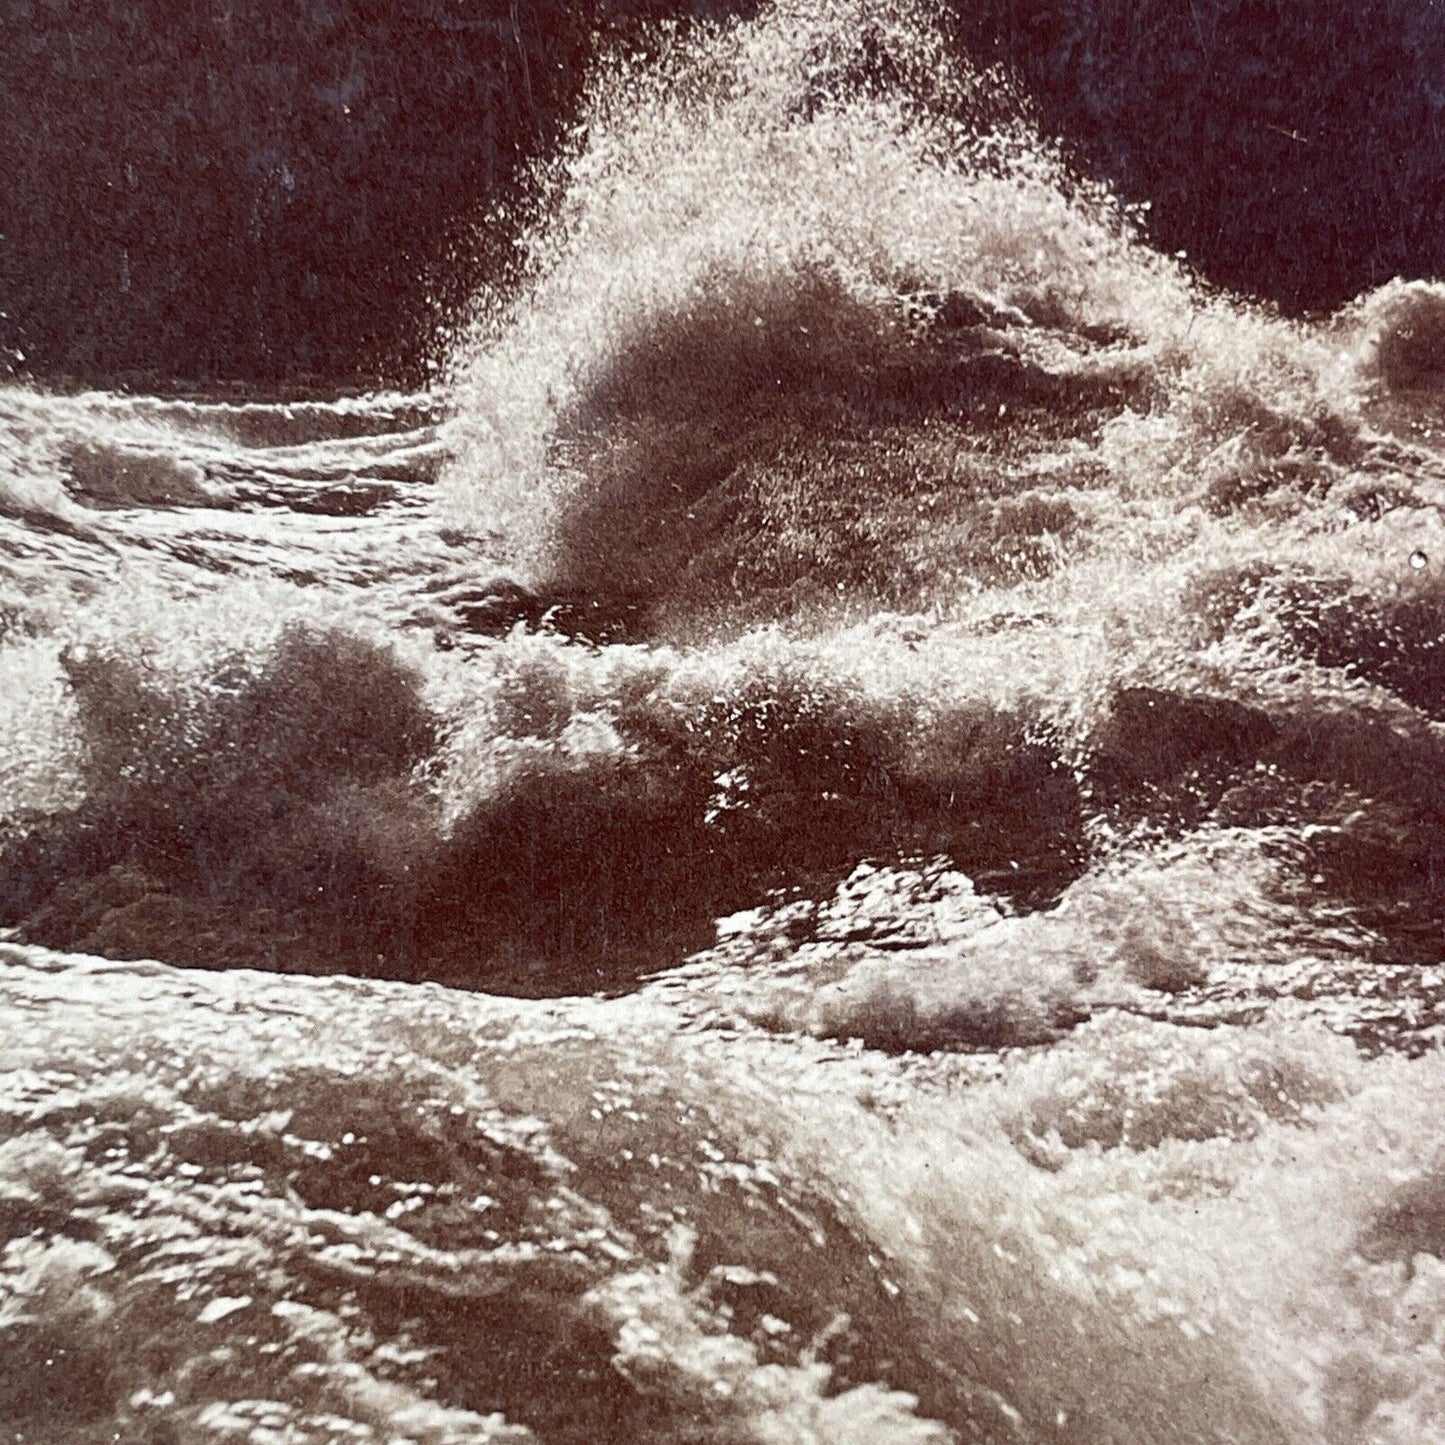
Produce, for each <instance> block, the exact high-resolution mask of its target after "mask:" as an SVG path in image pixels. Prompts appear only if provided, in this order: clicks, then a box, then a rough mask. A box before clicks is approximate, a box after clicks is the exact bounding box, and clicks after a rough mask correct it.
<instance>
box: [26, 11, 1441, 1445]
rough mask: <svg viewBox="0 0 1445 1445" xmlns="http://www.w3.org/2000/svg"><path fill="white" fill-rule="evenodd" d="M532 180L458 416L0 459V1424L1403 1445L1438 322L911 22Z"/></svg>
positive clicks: (1431, 304)
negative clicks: (1188, 262)
mask: <svg viewBox="0 0 1445 1445" xmlns="http://www.w3.org/2000/svg"><path fill="white" fill-rule="evenodd" d="M538 185H539V187H540V190H541V193H542V196H543V202H544V203H543V204H540V205H539V208H538V209H539V212H540V213H541V214H542V215H543V216H544V219H543V220H542V221H540V222H539V223H538V224H537V225H536V226H535V227H534V229H533V230H532V231H531V232H529V233H528V234H527V235H525V236H524V237H523V238H522V245H523V249H524V254H525V262H524V266H523V268H522V270H523V274H522V277H521V280H520V282H519V283H518V285H517V286H516V287H515V288H514V289H513V290H512V291H510V292H509V293H508V294H506V295H505V296H502V295H490V296H484V297H482V298H480V299H479V300H478V302H477V304H476V307H475V309H474V314H473V315H472V317H471V318H470V320H469V322H468V324H467V326H466V327H465V328H464V330H463V334H462V335H461V336H460V338H459V339H458V340H457V342H456V345H455V347H454V351H453V355H452V358H451V362H450V367H449V375H448V379H447V382H446V385H445V387H444V388H442V389H440V390H439V391H438V392H437V393H436V394H429V395H421V396H395V395H380V396H372V397H354V398H348V399H343V400H333V401H326V400H321V399H316V400H312V401H308V402H304V403H294V404H280V403H273V402H266V401H260V400H256V401H249V402H245V403H237V402H234V401H232V402H221V401H215V400H195V401H185V400H161V399H157V398H147V397H138V396H120V395H112V394H108V393H90V394H85V395H80V396H70V397H62V396H55V395H49V394H46V393H43V392H41V391H38V390H26V389H21V388H9V389H5V390H3V391H0V785H3V791H0V926H3V928H4V929H5V930H6V936H5V938H4V939H3V940H0V1016H3V1024H4V1027H3V1029H0V1038H3V1040H4V1041H5V1042H4V1046H3V1053H4V1067H5V1073H4V1075H3V1078H0V1220H3V1222H4V1226H5V1230H4V1235H3V1244H0V1351H3V1355H4V1358H5V1359H6V1360H7V1361H9V1362H13V1363H14V1364H15V1366H16V1368H13V1369H11V1370H9V1371H5V1372H3V1373H4V1376H5V1378H4V1380H3V1381H0V1426H3V1428H4V1429H5V1430H7V1431H9V1432H10V1433H11V1434H12V1435H13V1436H15V1438H17V1439H23V1440H26V1441H33V1442H44V1445H51V1442H53V1445H62V1442H64V1445H90V1442H96V1445H99V1442H101V1441H108V1440H113V1439H117V1438H120V1439H126V1440H134V1441H137V1442H155V1445H161V1442H185V1445H189V1442H197V1445H199V1442H201V1441H208V1442H210V1441H227V1442H230V1441H235V1442H241V1441H246V1442H250V1445H277V1442H284V1445H322V1442H326V1445H331V1442H337V1441H343V1440H355V1441H358V1442H364V1441H383V1440H386V1441H396V1440H413V1441H419V1442H427V1445H459V1442H463V1441H466V1442H482V1441H495V1442H503V1441H505V1442H513V1441H516V1442H521V1441H526V1440H538V1441H545V1442H561V1445H566V1442H573V1441H576V1442H582V1441H599V1440H605V1441H612V1440H616V1441H623V1440H626V1441H638V1442H653V1441H655V1442H658V1445H661V1442H664V1441H669V1442H670V1441H682V1440H686V1441H694V1442H718V1445H723V1442H727V1445H738V1442H745V1441H746V1442H756V1445H777V1442H788V1445H794V1442H798V1445H801V1442H808V1441H817V1442H820V1445H821V1442H828V1445H834V1442H852V1441H858V1442H863V1441H888V1442H900V1445H944V1442H950V1441H980V1442H984V1441H986V1442H1014V1441H1017V1442H1023V1441H1060V1442H1066V1441H1067V1442H1074V1441H1076V1442H1081V1445H1082V1442H1103V1441H1112V1440H1129V1441H1139V1442H1145V1441H1149V1442H1160V1445H1164V1442H1169V1445H1181V1442H1192V1441H1197V1442H1201V1445H1202V1442H1206V1441H1208V1442H1215V1441H1226V1440H1227V1441H1236V1442H1241V1445H1245V1442H1248V1445H1263V1442H1269V1445H1273V1442H1281V1445H1286V1442H1287V1445H1304V1442H1316V1441H1324V1442H1327V1445H1417V1442H1422V1441H1431V1440H1435V1441H1445V1390H1442V1385H1441V1381H1442V1380H1445V1361H1442V1360H1441V1347H1442V1341H1445V1273H1442V1269H1445V1266H1442V1263H1441V1261H1442V1260H1445V1164H1442V1155H1441V1152H1440V1149H1439V1147H1438V1144H1437V1141H1436V1137H1435V1136H1436V1133H1437V1131H1438V1126H1437V1120H1438V1116H1439V1112H1440V1109H1441V1108H1442V1107H1445V1073H1442V1068H1441V1054H1440V1051H1439V1045H1440V1038H1441V1029H1442V1027H1445V954H1442V945H1441V940H1442V938H1445V889H1442V878H1445V783H1442V779H1445V731H1442V729H1445V584H1442V581H1441V572H1440V568H1439V566H1438V558H1439V557H1440V556H1442V555H1445V538H1442V536H1441V531H1442V517H1445V511H1442V508H1445V452H1442V447H1441V444H1440V438H1441V436H1442V435H1445V400H1442V398H1445V391H1442V375H1445V366H1442V365H1441V357H1442V355H1445V343H1442V336H1445V325H1442V317H1445V286H1442V285H1441V284H1439V283H1435V282H1428V281H1398V282H1394V283H1391V284H1390V285H1388V286H1385V287H1382V288H1380V289H1379V290H1377V291H1375V292H1372V293H1370V294H1369V295H1366V296H1364V297H1361V298H1360V299H1359V300H1358V301H1357V302H1355V303H1354V304H1352V305H1350V306H1348V307H1346V308H1344V309H1343V310H1341V311H1340V312H1339V313H1338V314H1337V315H1335V316H1334V317H1331V318H1328V319H1326V320H1320V321H1308V322H1306V321H1299V322H1289V321H1285V320H1282V319H1280V318H1278V317H1276V316H1273V315H1270V314H1267V313H1265V312H1262V311H1260V310H1258V309H1254V308H1250V307H1248V306H1245V305H1243V304H1242V303H1240V302H1238V301H1236V300H1234V299H1232V298H1230V297H1227V296H1223V295H1219V294H1215V293H1212V292H1209V291H1208V290H1206V289H1205V288H1204V287H1203V286H1202V285H1200V284H1199V283H1198V282H1196V280H1195V279H1194V278H1192V277H1191V276H1190V274H1189V273H1188V272H1187V270H1186V269H1185V268H1184V267H1183V266H1182V265H1181V263H1180V261H1179V259H1178V258H1172V257H1166V256H1162V255H1160V254H1158V253H1156V252H1155V251H1153V250H1152V249H1151V248H1150V246H1149V244H1148V242H1147V238H1146V237H1145V236H1144V234H1143V232H1142V230H1141V228H1140V224H1139V219H1138V217H1137V216H1135V215H1132V214H1131V213H1129V212H1128V211H1126V210H1125V209H1123V208H1121V207H1120V206H1118V205H1117V204H1116V203H1115V202H1114V201H1113V200H1112V199H1111V197H1109V196H1108V195H1107V194H1105V193H1104V192H1102V191H1101V190H1100V189H1099V188H1097V187H1096V186H1093V185H1091V184H1089V183H1086V182H1085V181H1083V180H1081V179H1079V178H1078V177H1077V176H1075V175H1074V174H1073V173H1072V172H1071V171H1070V169H1069V167H1068V166H1067V165H1066V163H1065V162H1064V160H1063V159H1062V156H1061V153H1059V152H1058V151H1056V149H1054V148H1053V147H1051V146H1050V145H1048V144H1046V143H1044V142H1043V141H1041V140H1040V139H1039V138H1038V136H1037V135H1036V134H1035V133H1034V131H1033V130H1032V128H1031V126H1030V123H1029V118H1028V108H1027V105H1026V103H1025V102H1024V101H1023V100H1022V99H1021V98H1020V97H1018V96H1017V95H1016V94H1015V93H1014V92H1013V91H1012V89H1011V88H1010V86H1009V84H1008V83H1007V81H1006V79H1005V78H1004V77H1002V76H1000V75H998V74H995V73H991V72H984V71H980V70H978V69H977V68H975V67H973V66H972V65H971V63H969V62H968V61H967V60H966V59H965V58H964V54H963V51H962V49H961V47H960V46H959V44H958V43H957V39H956V37H955V35H954V34H953V32H952V31H951V29H950V27H949V23H948V11H947V9H946V8H945V7H942V6H935V5H933V4H929V3H923V0H919V3H908V0H894V3H889V4H887V5H876V4H874V5H865V4H862V3H861V0H777V3H775V4H772V5H769V6H765V7H763V8H762V9H761V10H760V12H759V13H758V15H757V17H756V18H755V19H752V20H749V21H747V22H746V23H736V24H733V25H730V26H724V27H711V28H709V27H704V26H698V27H695V28H692V29H688V30H682V29H678V30H674V31H667V32H664V33H662V34H660V35H659V36H657V37H656V38H655V41H654V43H653V44H652V46H651V47H650V48H649V51H648V54H647V56H646V57H631V58H629V57H627V56H617V57H612V58H610V59H604V60H603V61H601V62H599V65H598V68H597V72H596V74H595V76H594V77H593V81H592V84H591V86H590V89H589V92H588V100H587V102H586V105H585V108H584V111H583V113H582V115H581V117H580V119H579V123H578V125H577V127H576V129H575V132H574V133H573V134H572V135H571V137H570V139H569V141H568V143H567V145H566V146H565V148H564V150H563V152H562V153H561V154H560V155H558V156H556V157H553V158H552V159H551V160H550V161H549V162H547V163H546V164H545V165H544V166H543V167H542V168H541V169H540V170H539V174H538ZM278 974H289V975H293V976H291V977H277V976H276V975H278ZM322 975H326V976H324V977H323V976H322Z"/></svg>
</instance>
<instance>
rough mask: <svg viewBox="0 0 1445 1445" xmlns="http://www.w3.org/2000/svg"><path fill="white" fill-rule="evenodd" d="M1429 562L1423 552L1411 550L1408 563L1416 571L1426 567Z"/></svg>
mask: <svg viewBox="0 0 1445 1445" xmlns="http://www.w3.org/2000/svg"><path fill="white" fill-rule="evenodd" d="M1429 563H1430V559H1429V558H1428V557H1427V556H1426V555H1425V554H1424V553H1423V552H1411V553H1410V565H1411V566H1412V567H1413V568H1414V569H1415V570H1416V571H1417V572H1419V571H1420V570H1421V569H1422V568H1424V567H1427V566H1428V565H1429Z"/></svg>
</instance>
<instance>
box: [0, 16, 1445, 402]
mask: <svg viewBox="0 0 1445 1445" xmlns="http://www.w3.org/2000/svg"><path fill="white" fill-rule="evenodd" d="M752 8H753V5H752V4H751V3H749V0H592V3H589V4H585V5H584V4H579V3H576V0H0V312H3V313H4V314H3V315H0V372H3V368H4V367H5V366H6V365H9V366H11V367H13V368H14V369H15V370H16V371H17V372H18V373H20V374H34V375H38V376H41V377H44V378H48V379H51V380H57V381H63V380H66V379H75V380H88V381H101V380H109V381H130V382H133V383H135V384H138V385H144V384H147V383H148V382H149V383H151V384H158V383H160V382H162V381H166V382H173V381H177V380H189V381H195V382H208V381H216V380H230V381H244V382H250V383H257V384H259V383H270V384H277V383H292V384H297V383H306V382H316V381H325V382H328V383H333V384H346V383H352V384H355V383H370V382H375V381H381V380H385V381H389V382H392V383H401V384H409V383H415V382H417V381H419V380H421V379H422V378H423V377H424V376H425V374H426V362H427V359H428V356H429V354H431V353H432V352H433V351H434V350H435V344H436V343H435V338H436V336H437V333H438V326H439V324H441V323H442V322H443V321H444V319H445V318H446V317H447V316H449V315H455V314H456V311H457V309H458V307H459V306H460V305H461V304H462V302H463V301H464V299H465V297H466V296H467V295H468V294H470V292H471V291H472V289H473V288H474V287H475V285H476V284H477V282H478V281H479V280H480V279H481V278H482V277H484V276H486V275H488V274H496V273H497V272H498V270H499V269H500V268H501V267H503V266H504V265H505V264H506V258H507V257H508V255H509V254H510V250H511V248H510V236H509V235H508V234H507V228H506V226H505V225H502V226H495V227H492V228H491V229H490V231H487V230H485V229H482V230H479V228H478V226H477V222H478V220H479V219H480V218H481V216H482V215H483V214H484V213H485V212H487V211H488V210H489V209H491V208H494V207H497V206H502V207H510V208H511V210H512V212H513V213H514V214H516V213H517V212H518V211H519V209H520V208H521V206H522V205H523V204H524V201H525V197H524V190H525V188H524V186H523V185H522V184H521V181H520V179H519V174H520V172H519V166H520V164H521V163H522V162H524V161H525V159H526V158H527V157H528V156H531V155H536V154H543V153H545V152H546V151H547V149H548V148H549V147H550V146H551V145H553V144H554V143H555V140H556V137H557V135H558V133H559V130H560V129H561V128H563V127H565V125H566V123H567V120H568V117H569V115H570V114H571V113H572V108H573V107H574V106H575V103H576V100H577V95H578V91H579V88H580V86H581V83H582V81H583V78H584V76H585V72H586V67H587V62H588V58H589V56H590V55H591V54H592V53H593V50H594V47H595V46H597V45H599V44H601V45H611V44H619V43H625V44H635V43H638V40H639V37H640V36H641V35H642V34H643V33H644V32H645V30H646V27H647V26H648V25H649V24H651V23H653V22H655V21H656V20H658V19H660V18H663V17H679V18H687V17H690V16H695V15H699V14H706V15H712V16H724V15H729V14H739V13H745V12H747V11H748V10H750V9H752ZM956 8H957V10H958V14H959V37H960V43H961V44H962V45H964V46H966V47H967V48H968V49H969V50H971V51H972V52H973V53H974V54H975V55H976V56H977V57H978V58H979V59H981V60H982V61H983V62H985V63H992V62H994V61H999V60H1001V61H1003V62H1004V63H1006V64H1007V65H1008V66H1009V67H1010V69H1012V70H1013V71H1014V73H1015V74H1016V75H1017V76H1018V77H1019V79H1020V80H1021V81H1022V84H1023V88H1024V89H1025V91H1026V92H1027V93H1028V94H1029V95H1031V96H1032V98H1033V101H1034V104H1035V106H1036V108H1037V112H1038V115H1039V116H1040V118H1041V120H1042V122H1043V124H1044V128H1045V129H1046V130H1047V131H1049V132H1050V133H1051V134H1055V135H1058V136H1061V137H1063V138H1064V139H1065V140H1066V142H1067V143H1068V145H1069V147H1070V150H1071V152H1072V154H1073V156H1074V159H1075V160H1076V161H1077V163H1078V164H1079V166H1080V168H1081V169H1082V170H1084V171H1086V172H1088V173H1092V174H1094V175H1098V176H1101V177H1104V178H1106V179H1107V180H1109V181H1110V182H1111V183H1112V184H1113V185H1114V186H1115V187H1116V189H1117V190H1118V191H1119V192H1120V194H1121V195H1122V196H1123V197H1124V198H1125V199H1127V200H1133V201H1137V200H1145V199H1147V200H1149V201H1150V202H1151V203H1152V209H1151V211H1150V212H1149V227H1150V231H1151V234H1152V236H1153V239H1154V240H1155V242H1156V243H1157V244H1158V245H1160V246H1163V247H1165V248H1167V249H1169V250H1185V251H1187V252H1188V254H1189V258H1190V260H1191V262H1192V264H1193V265H1194V266H1195V267H1196V268H1197V269H1198V270H1199V271H1200V272H1201V274H1203V275H1204V276H1205V277H1207V278H1208V279H1210V280H1212V281H1215V282H1218V283H1219V284H1222V285H1225V286H1228V287H1230V288H1232V289H1235V290H1239V291H1243V292H1246V293H1249V294H1252V295H1254V296H1256V297H1259V298H1262V299H1266V300H1269V301H1272V302H1275V303H1276V304H1278V305H1279V306H1280V307H1281V308H1283V309H1285V310H1288V311H1291V312H1299V311H1308V310H1316V309H1324V308H1328V307H1331V306H1333V305H1335V304H1337V303H1339V302H1340V301H1343V300H1345V299H1348V298H1349V297H1351V296H1353V295H1355V294H1357V293H1358V292H1359V291H1361V290H1362V289H1364V288H1365V287H1367V286H1370V285H1373V284H1376V283H1378V282H1380V281H1382V280H1385V279H1387V278H1389V277H1390V276H1392V275H1396V274H1404V275H1409V276H1429V275H1435V274H1440V273H1445V125H1442V116H1445V9H1442V4H1441V3H1440V0H956ZM20 353H23V360H22V359H21V357H20Z"/></svg>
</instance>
